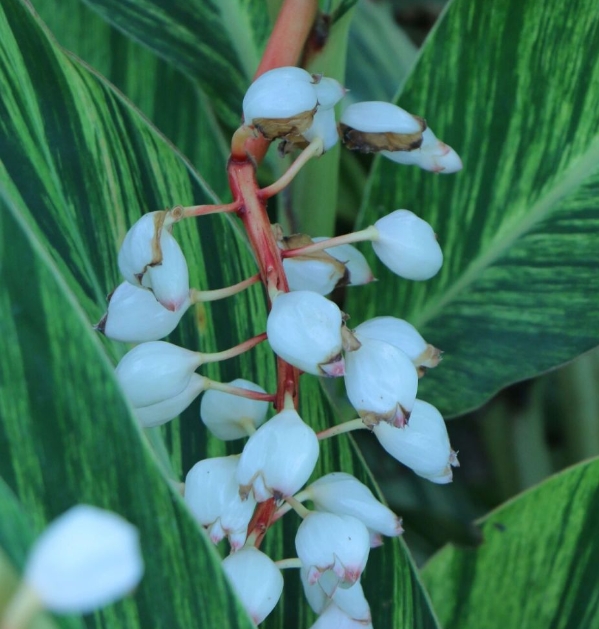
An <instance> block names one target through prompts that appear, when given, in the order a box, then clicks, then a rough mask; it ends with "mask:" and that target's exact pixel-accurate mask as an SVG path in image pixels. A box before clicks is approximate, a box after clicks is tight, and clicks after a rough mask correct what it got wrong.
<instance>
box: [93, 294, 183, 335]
mask: <svg viewBox="0 0 599 629" xmlns="http://www.w3.org/2000/svg"><path fill="white" fill-rule="evenodd" d="M189 305H190V301H189V297H188V298H187V299H186V300H185V302H184V303H183V304H182V305H181V307H180V308H179V309H178V310H176V311H175V312H173V311H172V310H167V309H166V308H165V307H164V306H163V305H162V304H161V303H160V302H159V301H158V300H157V299H156V297H155V296H154V294H153V293H152V292H151V291H149V290H146V289H145V288H139V287H137V286H134V285H133V284H131V283H129V282H123V283H122V284H120V285H119V286H118V287H117V288H116V290H115V291H114V292H113V293H112V295H111V296H110V301H109V302H108V312H107V313H106V314H105V315H104V317H103V318H102V320H101V321H100V323H98V325H97V326H96V329H98V330H99V331H100V332H103V333H104V334H105V335H106V336H107V337H108V338H110V339H114V340H115V341H123V342H125V343H144V342H145V341H157V340H158V339H161V338H164V337H165V336H168V335H169V334H170V333H171V332H172V331H173V330H174V329H175V328H176V327H177V325H178V323H179V321H180V320H181V317H182V316H183V315H184V314H185V311H186V310H187V308H189Z"/></svg>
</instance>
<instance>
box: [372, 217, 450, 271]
mask: <svg viewBox="0 0 599 629" xmlns="http://www.w3.org/2000/svg"><path fill="white" fill-rule="evenodd" d="M374 226H375V227H376V229H377V230H378V236H377V238H376V240H373V241H372V248H373V249H374V252H375V253H376V255H377V256H378V258H379V260H380V261H381V262H382V263H383V264H384V265H385V266H386V267H387V268H388V269H390V270H391V271H393V273H396V274H397V275H399V276H401V277H405V278H406V279H408V280H428V279H430V278H431V277H433V276H434V275H436V274H437V273H438V271H439V269H440V268H441V265H442V264H443V252H442V251H441V247H439V243H438V242H437V238H436V237H435V232H434V231H433V228H432V227H431V226H430V225H429V224H428V223H427V222H426V221H423V220H422V219H421V218H419V217H418V216H416V215H415V214H414V213H413V212H410V211H409V210H395V212H391V214H388V215H387V216H383V218H380V219H379V220H378V221H377V222H376V223H375V224H374Z"/></svg>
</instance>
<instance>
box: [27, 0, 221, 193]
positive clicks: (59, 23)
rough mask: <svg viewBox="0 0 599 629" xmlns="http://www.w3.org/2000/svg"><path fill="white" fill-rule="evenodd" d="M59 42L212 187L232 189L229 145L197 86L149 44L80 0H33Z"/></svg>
mask: <svg viewBox="0 0 599 629" xmlns="http://www.w3.org/2000/svg"><path fill="white" fill-rule="evenodd" d="M34 5H35V9H36V11H37V12H38V14H39V15H40V17H41V18H42V20H44V22H45V23H46V25H47V26H48V28H49V29H50V31H51V32H52V34H53V35H54V36H55V37H56V39H57V41H58V43H59V44H60V45H61V46H63V47H64V48H65V49H67V50H69V51H71V52H73V53H75V54H76V55H77V56H78V57H79V58H80V59H82V60H83V61H85V62H86V63H88V64H89V65H90V66H91V67H92V68H94V69H95V70H96V71H98V72H99V73H100V74H101V75H102V76H104V77H106V78H107V79H108V80H110V81H112V83H114V85H115V86H116V87H117V88H118V89H120V90H121V91H122V92H123V93H124V94H125V95H126V96H127V97H128V98H129V99H130V100H131V101H133V103H134V104H135V105H136V106H137V107H139V108H140V109H141V111H142V112H143V113H144V114H145V115H146V116H148V117H149V118H150V120H152V122H153V123H154V124H155V125H156V126H157V127H158V129H160V131H161V132H162V133H164V134H165V135H166V136H167V137H168V138H169V139H170V140H171V141H172V142H173V143H174V144H175V146H176V147H177V148H178V149H179V150H180V151H181V152H182V153H184V154H185V155H186V156H187V157H188V158H189V159H190V160H191V162H192V163H193V164H194V165H195V166H196V167H197V168H201V170H202V174H203V175H204V177H205V178H206V179H207V180H208V181H210V186H211V188H212V189H213V190H214V191H215V192H216V193H217V194H218V195H219V196H221V197H226V196H227V195H228V194H229V191H228V182H227V176H226V172H225V169H224V168H223V164H224V163H225V161H226V159H227V155H228V146H227V143H226V141H225V139H224V137H223V136H222V133H221V130H220V126H219V125H218V122H217V120H216V117H215V115H214V112H213V110H212V105H211V104H210V102H209V100H208V99H207V98H206V97H205V96H204V94H202V92H201V90H200V89H199V87H197V86H196V85H195V84H194V82H193V81H192V80H191V79H189V78H187V77H186V76H185V75H184V74H182V73H181V72H178V71H177V70H175V69H174V68H172V67H171V66H170V65H169V64H168V63H167V62H166V61H164V60H163V59H160V58H159V57H157V56H156V54H154V53H153V52H152V51H151V50H147V49H145V48H143V47H142V46H141V45H140V44H138V43H136V42H134V41H133V40H131V39H129V38H127V37H126V36H125V35H124V34H123V33H121V32H119V31H118V30H117V29H116V28H115V27H114V26H111V25H110V24H109V23H107V22H105V21H104V20H102V19H101V18H100V17H99V16H98V15H96V14H95V13H94V11H92V10H91V9H90V8H89V7H88V6H86V5H85V4H84V3H83V2H81V0H34Z"/></svg>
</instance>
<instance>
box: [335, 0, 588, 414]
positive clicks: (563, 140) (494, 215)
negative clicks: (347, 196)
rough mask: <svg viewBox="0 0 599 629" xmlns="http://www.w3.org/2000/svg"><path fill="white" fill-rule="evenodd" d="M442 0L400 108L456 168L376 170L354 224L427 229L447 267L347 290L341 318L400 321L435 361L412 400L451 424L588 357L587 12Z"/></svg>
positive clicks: (578, 5)
mask: <svg viewBox="0 0 599 629" xmlns="http://www.w3.org/2000/svg"><path fill="white" fill-rule="evenodd" d="M594 7H595V5H594V4H593V2H592V0H578V1H577V2H574V3H569V4H568V5H567V6H566V5H564V4H563V3H562V2H559V1H558V0H550V2H548V3H545V4H544V6H543V11H539V10H538V7H535V6H533V5H532V4H530V3H523V2H519V1H518V0H500V1H499V2H493V3H475V4H473V3H471V2H468V1H467V0H465V1H464V0H455V2H454V3H453V4H451V6H450V8H449V11H448V12H447V14H446V16H445V19H444V20H442V21H441V22H440V24H439V26H438V28H437V29H436V30H435V32H434V34H433V36H432V37H431V38H430V39H429V40H428V42H427V44H426V46H425V49H424V51H423V53H422V57H421V58H420V59H419V62H418V64H417V65H416V67H415V68H414V71H413V73H412V75H411V78H410V80H409V81H408V84H407V86H406V89H405V90H404V92H403V94H402V96H401V100H400V104H401V106H402V107H404V108H406V109H407V110H408V111H411V112H413V113H416V114H420V115H422V116H425V117H426V119H427V121H428V123H429V124H430V126H431V128H432V129H433V131H434V132H435V133H436V134H437V135H438V137H440V138H442V139H443V140H445V141H446V142H447V143H448V144H450V145H451V146H453V147H454V148H455V149H456V150H457V151H458V153H459V154H460V155H461V156H462V159H463V162H464V170H463V171H462V172H460V173H458V174H456V175H448V176H443V175H439V176H435V175H433V174H431V173H427V172H422V171H417V170H416V169H415V168H414V167H401V166H398V165H397V164H394V163H392V162H390V161H389V160H384V159H380V160H379V161H377V162H376V166H375V168H374V172H373V173H372V179H371V186H370V194H369V196H368V198H367V199H366V200H365V202H364V204H363V209H362V218H361V221H360V223H361V225H366V224H369V223H372V222H374V221H375V220H376V219H377V218H379V217H380V216H382V215H384V214H386V213H388V212H391V211H393V210H395V209H397V208H408V209H410V210H412V211H413V212H415V213H416V214H417V215H419V216H422V217H423V218H424V219H425V220H427V221H429V222H430V223H431V224H432V226H433V227H434V229H435V231H436V232H437V234H438V238H439V242H440V243H441V245H442V248H443V250H444V255H445V263H444V266H443V269H442V270H441V272H440V273H439V275H438V276H437V277H436V278H434V279H433V280H430V281H427V282H421V283H417V282H409V281H406V280H402V279H399V278H396V277H392V276H391V274H390V273H389V272H387V271H386V270H385V269H383V268H381V265H380V264H378V263H377V262H375V260H374V256H372V254H371V252H370V251H369V256H370V257H369V259H370V260H372V261H373V265H374V271H375V275H376V276H377V277H378V278H379V279H380V280H381V281H380V282H379V283H378V284H376V285H374V286H370V287H367V288H366V289H365V290H361V291H358V290H355V291H352V292H350V293H348V296H349V299H348V302H347V308H346V309H347V312H349V313H350V314H351V315H352V317H353V321H356V323H359V322H360V321H362V320H364V319H366V318H369V317H372V316H377V315H395V316H399V317H403V318H407V319H408V320H410V321H411V322H412V323H413V324H414V325H416V326H417V327H418V328H419V329H420V331H421V332H422V333H423V335H424V337H425V338H426V339H427V340H428V341H429V342H430V343H432V344H433V345H435V346H437V347H440V348H441V349H443V350H444V351H445V352H446V353H445V356H444V360H443V363H441V365H440V366H439V367H438V368H437V369H435V370H434V371H433V372H431V373H430V374H429V375H427V376H426V378H424V379H423V381H422V387H421V391H420V395H421V396H422V397H423V398H424V399H428V400H430V401H431V402H433V403H434V404H435V405H437V406H439V408H440V409H441V410H442V411H443V412H444V413H446V414H448V415H455V414H457V413H461V412H464V411H466V410H468V409H471V408H474V407H476V406H478V405H480V404H482V403H483V402H484V401H485V400H486V399H487V398H489V397H490V396H491V395H492V394H493V393H495V392H496V391H497V390H498V389H500V388H501V387H503V386H505V385H507V384H509V383H512V382H515V381H518V380H522V379H524V378H529V377H532V376H534V375H536V374H538V373H540V372H542V371H545V370H548V369H551V368H553V367H555V366H556V365H559V364H560V363H563V362H564V361H567V360H570V359H571V358H573V357H574V356H576V355H578V354H580V353H581V352H584V351H585V350H588V349H590V348H592V347H593V346H595V345H597V343H598V342H599V332H598V331H599V311H598V310H597V308H596V307H595V295H596V294H597V292H598V290H599V274H597V267H598V265H599V247H597V238H598V235H599V209H598V208H599V203H598V202H597V199H598V194H597V188H598V186H599V176H598V172H597V162H598V160H597V158H598V156H599V119H598V118H597V109H598V108H599V88H598V86H599V80H598V79H599V61H598V60H599V55H598V54H597V52H599V39H598V37H597V29H598V27H599V15H598V14H597V12H596V11H595V10H594Z"/></svg>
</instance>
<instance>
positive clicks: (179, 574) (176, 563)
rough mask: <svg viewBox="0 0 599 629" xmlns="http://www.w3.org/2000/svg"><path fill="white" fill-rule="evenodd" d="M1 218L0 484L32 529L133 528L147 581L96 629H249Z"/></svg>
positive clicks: (59, 292) (111, 390) (79, 330)
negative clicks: (76, 519)
mask: <svg viewBox="0 0 599 629" xmlns="http://www.w3.org/2000/svg"><path fill="white" fill-rule="evenodd" d="M1 210H2V211H1V213H0V217H1V218H0V227H1V229H0V233H1V234H2V240H1V241H0V260H1V268H2V286H3V291H2V298H1V304H0V320H1V321H2V332H3V338H4V339H5V342H6V348H7V349H8V351H5V352H3V353H2V357H1V358H0V381H1V382H2V391H1V393H2V395H1V396H0V415H1V417H2V420H3V422H2V424H1V427H0V430H1V432H0V446H1V450H0V455H1V456H0V472H1V475H2V477H3V478H4V479H5V480H6V482H7V483H8V484H9V486H11V487H12V489H13V490H14V491H15V492H16V493H17V495H18V496H19V497H20V499H21V501H22V502H23V505H24V506H25V508H26V509H27V512H28V513H29V514H30V516H31V517H32V518H35V520H36V522H38V523H39V522H40V521H41V522H46V521H49V520H51V519H52V518H53V517H55V516H56V515H58V514H60V513H61V512H63V511H65V510H66V509H67V508H68V507H70V506H72V505H73V504H77V503H80V502H84V503H88V504H94V505H97V506H100V507H103V508H107V509H111V510H113V511H116V512H117V513H120V514H121V515H123V516H124V517H125V518H127V519H128V520H129V521H131V522H132V523H134V524H135V525H136V526H137V527H138V528H139V530H140V537H141V544H142V552H143V556H144V562H145V564H146V572H145V575H144V578H143V581H142V584H141V585H140V587H139V590H138V591H137V593H136V594H135V596H134V598H133V599H132V600H127V601H124V602H121V603H118V604H115V605H114V606H110V607H108V608H106V609H105V610H104V611H102V612H99V613H98V615H97V620H98V622H99V623H106V624H107V625H108V626H117V625H118V624H121V625H125V626H127V627H147V626H149V625H151V626H164V627H172V626H189V625H190V624H192V623H197V624H199V625H202V626H232V627H250V626H251V624H250V622H249V620H248V619H247V618H246V617H245V615H244V614H243V613H242V612H241V610H240V608H239V607H238V606H237V604H236V602H235V600H234V597H233V596H232V594H231V592H230V589H229V587H228V586H227V584H226V583H225V579H224V576H223V574H222V572H221V570H220V569H219V563H218V555H217V553H215V552H214V550H213V549H212V548H211V544H210V542H209V541H208V540H207V538H206V536H205V535H204V534H201V533H200V531H199V530H198V527H197V525H196V524H195V523H194V522H193V521H192V518H191V516H190V515H189V513H188V512H187V510H186V509H185V508H184V506H183V505H182V501H181V499H180V498H178V497H177V496H176V495H175V493H174V490H173V489H172V488H171V487H170V486H169V483H168V482H167V479H166V478H165V477H164V476H163V475H162V474H161V473H160V472H159V470H158V467H157V465H156V463H155V461H154V457H153V455H152V453H151V451H150V449H149V447H148V444H147V443H146V442H145V440H144V438H143V435H142V434H141V432H140V430H139V429H138V428H137V426H136V425H135V423H134V421H133V420H132V418H131V417H130V414H129V411H128V408H127V405H126V404H125V402H124V401H123V399H122V397H121V393H120V391H119V389H118V387H117V385H116V382H115V379H114V376H113V374H112V367H111V365H110V363H109V362H108V360H107V359H106V357H105V356H104V354H103V352H102V350H101V347H100V344H99V341H98V339H97V338H96V337H95V334H94V332H93V331H92V330H91V329H90V327H89V324H88V322H87V320H86V317H85V315H84V313H83V312H82V310H81V308H80V307H79V305H78V304H77V302H76V300H75V298H74V296H73V294H72V293H71V292H70V291H69V289H68V287H67V285H66V284H65V283H64V281H63V280H62V278H61V277H60V273H59V271H58V269H57V267H56V265H54V264H53V262H52V261H51V259H50V258H49V256H48V255H47V254H46V253H45V252H44V251H43V249H42V246H41V243H40V241H39V239H38V238H36V236H35V234H34V233H33V231H32V230H31V229H29V227H28V226H27V224H26V222H25V220H24V219H23V218H22V217H20V216H19V214H20V210H19V207H18V206H17V205H16V204H14V203H13V202H12V200H11V199H10V198H9V196H8V195H7V194H6V193H4V194H3V197H2V208H1ZM94 624H95V623H94Z"/></svg>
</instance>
